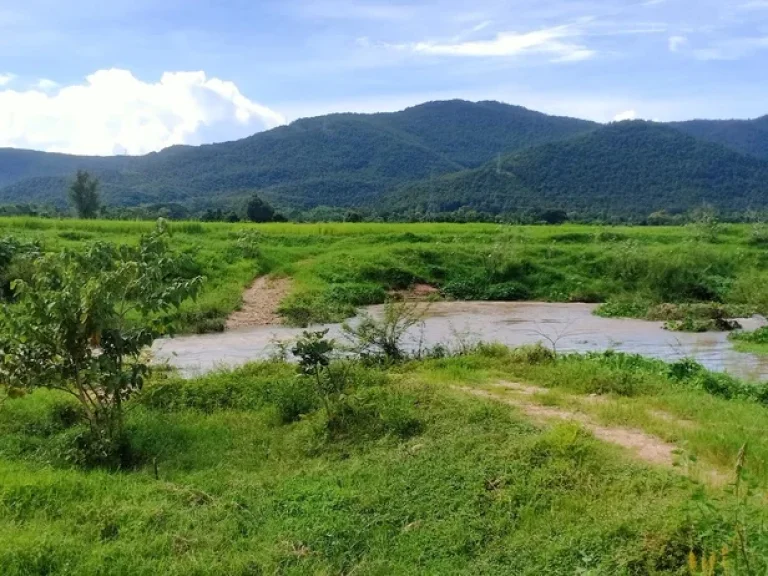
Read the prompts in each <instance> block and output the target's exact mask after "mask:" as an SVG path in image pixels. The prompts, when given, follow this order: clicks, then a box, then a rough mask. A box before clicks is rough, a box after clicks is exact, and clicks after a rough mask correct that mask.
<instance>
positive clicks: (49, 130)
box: [0, 69, 285, 155]
mask: <svg viewBox="0 0 768 576" xmlns="http://www.w3.org/2000/svg"><path fill="white" fill-rule="evenodd" d="M49 82H50V81H47V82H46V81H40V82H38V85H37V87H36V88H31V89H28V90H26V91H14V90H10V89H5V90H0V147H3V146H10V147H16V148H32V149H36V150H45V151H51V152H67V153H72V154H98V155H109V154H116V153H126V154H144V153H147V152H151V151H155V150H160V149H162V148H166V147H168V146H172V145H175V144H198V143H201V142H209V141H214V140H226V139H233V138H239V137H243V136H246V135H248V134H251V133H253V132H257V131H260V130H264V129H268V128H273V127H275V126H278V125H280V124H283V123H284V122H285V120H284V118H283V117H282V116H281V115H280V114H278V113H277V112H275V111H273V110H270V109H269V108H267V107H265V106H262V105H260V104H257V103H256V102H253V101H251V100H249V99H248V98H247V97H245V96H244V95H243V94H242V93H241V92H240V90H239V89H238V88H237V86H236V85H235V84H234V83H232V82H227V81H224V80H220V79H218V78H208V77H207V76H206V74H205V73H204V72H166V73H164V74H163V75H162V77H161V78H160V80H159V81H158V82H155V83H151V82H144V81H142V80H139V79H137V78H136V77H135V76H133V74H132V73H131V72H129V71H127V70H117V69H111V70H100V71H98V72H95V73H93V74H91V75H90V76H88V77H87V78H86V79H85V82H83V83H82V84H76V85H70V86H63V87H58V88H57V87H55V86H53V85H52V84H50V83H49ZM43 88H45V90H43Z"/></svg>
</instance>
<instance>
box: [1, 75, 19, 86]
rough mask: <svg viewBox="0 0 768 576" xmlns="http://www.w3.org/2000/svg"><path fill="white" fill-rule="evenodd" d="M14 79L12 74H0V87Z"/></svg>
mask: <svg viewBox="0 0 768 576" xmlns="http://www.w3.org/2000/svg"><path fill="white" fill-rule="evenodd" d="M14 78H16V76H14V75H13V74H0V86H6V85H8V84H10V83H11V82H13V79H14Z"/></svg>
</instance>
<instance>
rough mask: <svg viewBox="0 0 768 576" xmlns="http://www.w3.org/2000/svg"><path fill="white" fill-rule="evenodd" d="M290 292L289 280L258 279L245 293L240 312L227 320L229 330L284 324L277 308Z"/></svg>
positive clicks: (263, 277) (237, 311)
mask: <svg viewBox="0 0 768 576" xmlns="http://www.w3.org/2000/svg"><path fill="white" fill-rule="evenodd" d="M290 290H291V280H290V279H289V278H267V277H266V276H262V277H260V278H257V279H256V280H254V282H253V284H251V285H250V286H249V287H248V288H247V289H246V290H245V292H243V305H242V306H241V307H240V310H236V311H235V312H233V313H232V315H231V316H230V317H229V318H228V319H227V330H236V329H238V328H250V327H254V326H275V325H279V324H282V318H281V317H280V315H279V314H278V313H277V308H278V306H280V302H281V301H282V299H283V298H285V296H286V295H287V294H288V292H290Z"/></svg>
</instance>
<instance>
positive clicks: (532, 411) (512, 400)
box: [454, 382, 731, 486]
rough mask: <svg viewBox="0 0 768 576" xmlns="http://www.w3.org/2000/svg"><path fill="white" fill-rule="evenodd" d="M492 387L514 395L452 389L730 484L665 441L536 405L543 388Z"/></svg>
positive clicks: (695, 475) (698, 476)
mask: <svg viewBox="0 0 768 576" xmlns="http://www.w3.org/2000/svg"><path fill="white" fill-rule="evenodd" d="M495 386H496V387H497V388H501V389H504V390H508V391H510V392H512V393H513V394H515V396H504V395H501V394H495V393H493V392H489V391H487V390H481V389H478V388H470V387H467V386H457V387H454V389H456V390H458V391H460V392H462V393H464V394H470V395H472V396H478V397H480V398H486V399H489V400H493V401H495V402H500V403H503V404H507V405H509V406H514V407H515V408H517V409H518V410H520V411H521V412H523V414H525V415H526V416H528V417H529V418H531V420H533V421H535V422H537V423H540V424H547V423H549V422H551V421H553V420H565V421H570V422H576V423H578V424H580V425H581V426H583V427H584V428H585V429H587V430H589V431H590V432H592V434H594V436H595V438H597V439H598V440H602V441H603V442H608V443H610V444H614V445H616V446H621V447H622V448H624V449H625V450H627V451H628V452H629V453H630V454H632V456H633V457H634V458H636V459H638V460H642V461H644V462H648V463H649V464H655V465H658V466H664V467H668V468H672V467H674V468H675V470H677V471H679V472H680V473H682V474H685V475H687V476H689V477H692V478H695V479H698V480H700V481H704V482H706V483H707V484H710V485H713V486H724V485H726V484H728V483H729V482H730V481H731V477H730V475H728V474H725V473H723V472H721V471H719V470H716V469H714V468H711V467H706V466H702V464H701V463H698V464H694V463H691V462H688V461H687V459H684V458H680V456H679V454H680V452H681V451H680V449H679V447H678V446H675V445H674V444H672V443H670V442H666V441H664V440H662V439H661V438H658V437H657V436H653V435H652V434H648V433H646V432H643V431H642V430H637V429H634V428H625V427H620V426H604V425H602V424H599V423H597V422H596V421H595V420H593V419H592V418H591V417H590V416H589V415H588V414H585V413H583V412H578V411H577V410H574V409H568V408H562V407H555V406H544V405H542V404H537V403H536V402H535V400H534V399H533V397H534V396H536V395H538V394H546V393H547V392H550V390H548V389H547V388H540V387H538V386H530V385H527V384H518V383H514V382H498V383H496V384H495ZM573 398H574V399H576V400H578V401H583V402H587V403H590V404H591V403H601V402H603V401H604V400H605V399H604V398H603V397H602V396H598V397H576V396H573ZM654 416H657V417H659V418H660V419H666V418H674V416H672V415H668V414H666V413H663V412H657V413H654ZM686 424H687V425H688V426H692V425H693V423H691V422H686Z"/></svg>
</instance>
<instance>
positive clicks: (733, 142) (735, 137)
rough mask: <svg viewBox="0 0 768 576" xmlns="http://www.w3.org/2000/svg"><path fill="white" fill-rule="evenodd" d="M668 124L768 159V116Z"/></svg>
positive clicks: (733, 148)
mask: <svg viewBox="0 0 768 576" xmlns="http://www.w3.org/2000/svg"><path fill="white" fill-rule="evenodd" d="M670 126H673V127H674V128H677V129H678V130H682V131H683V132H686V133H687V134H690V135H691V136H695V137H696V138H701V139H702V140H708V141H709V142H714V143H715V144H722V145H723V146H727V147H728V148H731V149H732V150H735V151H736V152H741V153H742V154H750V155H752V156H757V157H758V158H763V159H765V160H768V116H763V117H761V118H757V119H755V120H691V121H689V122H674V123H672V124H670Z"/></svg>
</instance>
